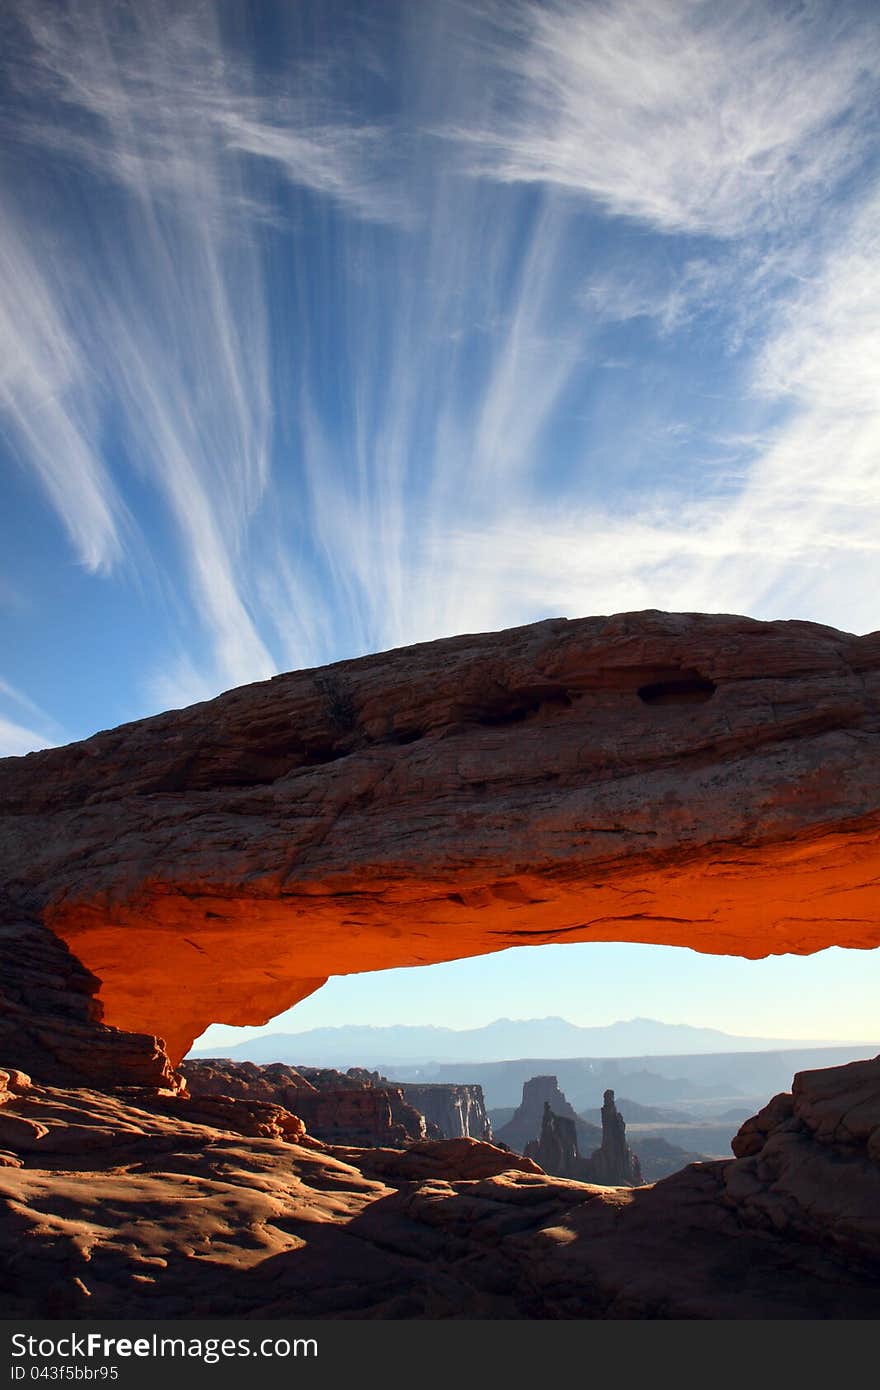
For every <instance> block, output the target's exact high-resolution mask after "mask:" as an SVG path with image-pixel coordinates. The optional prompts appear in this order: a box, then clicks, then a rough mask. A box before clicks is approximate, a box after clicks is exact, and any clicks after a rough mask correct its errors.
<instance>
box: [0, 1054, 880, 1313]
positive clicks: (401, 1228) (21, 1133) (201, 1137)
mask: <svg viewBox="0 0 880 1390" xmlns="http://www.w3.org/2000/svg"><path fill="white" fill-rule="evenodd" d="M869 1065H872V1066H874V1067H875V1072H874V1073H873V1074H868V1073H865V1074H863V1075H862V1076H861V1077H860V1078H858V1083H857V1084H858V1085H859V1086H861V1088H862V1090H861V1091H860V1092H859V1094H862V1092H863V1091H864V1090H865V1089H866V1088H867V1089H868V1090H869V1092H870V1103H871V1104H872V1105H874V1104H876V1101H877V1096H878V1094H880V1076H878V1074H880V1062H878V1063H876V1064H869ZM850 1080H851V1078H849V1079H847V1086H849V1085H850ZM838 1093H839V1088H838ZM849 1093H850V1094H851V1095H852V1094H855V1092H854V1091H853V1090H852V1088H851V1087H850V1092H849ZM803 1094H804V1095H806V1092H803ZM809 1094H810V1097H811V1099H810V1101H809V1104H819V1103H820V1097H819V1092H818V1090H817V1087H816V1086H815V1085H814V1086H812V1089H810V1092H809ZM789 1099H790V1097H789ZM861 1105H862V1102H861V1101H860V1102H858V1106H849V1107H844V1108H845V1109H846V1113H847V1114H849V1115H851V1114H852V1111H853V1110H854V1109H856V1108H858V1107H859V1106H861ZM782 1109H784V1105H782V1103H781V1102H779V1103H777V1109H776V1112H774V1114H775V1115H776V1118H775V1119H774V1120H773V1122H772V1125H771V1128H773V1127H774V1126H775V1125H776V1123H777V1120H778V1117H779V1113H781V1110H782ZM777 1112H778V1113H777ZM804 1113H806V1112H804ZM825 1113H827V1112H825ZM765 1118H766V1117H765ZM750 1124H752V1126H753V1127H752V1129H751V1130H750V1131H749V1132H748V1133H749V1135H751V1138H749V1137H748V1136H745V1137H744V1139H743V1142H744V1144H745V1145H746V1147H751V1148H753V1147H754V1144H755V1143H757V1146H758V1148H757V1152H758V1153H759V1154H761V1153H765V1151H766V1150H767V1148H768V1146H769V1145H770V1143H771V1137H768V1136H769V1135H770V1131H765V1130H761V1129H760V1127H756V1126H755V1125H754V1123H753V1122H750ZM762 1124H763V1121H762ZM819 1132H820V1130H819V1127H818V1126H817V1128H816V1129H814V1130H813V1131H811V1132H810V1134H811V1135H812V1138H811V1137H810V1135H809V1134H806V1133H804V1134H802V1138H804V1139H805V1141H806V1142H807V1143H808V1144H809V1143H812V1144H814V1145H824V1146H825V1147H826V1149H827V1157H828V1159H829V1161H830V1162H832V1163H833V1162H834V1159H835V1155H836V1156H837V1158H838V1159H839V1158H840V1156H841V1152H842V1151H841V1150H840V1148H839V1145H840V1143H842V1142H843V1141H842V1140H841V1137H840V1135H839V1134H838V1136H837V1138H836V1139H832V1138H830V1137H828V1136H826V1137H825V1138H822V1139H819V1138H818V1135H819ZM823 1132H824V1131H823ZM848 1133H853V1131H851V1130H848ZM875 1133H876V1126H875V1127H873V1128H872V1129H871V1131H870V1136H873V1135H874V1134H875ZM762 1136H763V1137H762ZM870 1136H869V1139H868V1141H866V1144H865V1145H862V1147H864V1148H865V1153H867V1152H868V1148H867V1145H868V1144H869V1143H870ZM847 1142H848V1141H847ZM858 1143H859V1144H860V1145H861V1143H862V1141H861V1139H859V1141H858ZM765 1156H766V1154H765ZM752 1157H754V1155H752ZM810 1161H811V1160H810V1158H809V1156H808V1157H807V1158H806V1159H805V1162H806V1163H807V1164H809V1162H810ZM750 1162H752V1158H749V1157H746V1158H743V1159H738V1160H731V1161H730V1162H729V1163H723V1162H716V1163H704V1164H695V1165H693V1166H692V1167H690V1168H688V1169H686V1170H684V1171H683V1172H681V1173H679V1174H676V1175H675V1176H674V1177H672V1178H668V1179H666V1180H665V1181H663V1182H660V1183H657V1184H655V1185H654V1186H652V1187H640V1188H622V1187H621V1188H615V1187H597V1186H591V1185H589V1184H585V1183H580V1182H571V1181H566V1180H563V1179H558V1178H551V1177H548V1176H546V1175H545V1174H543V1173H542V1172H541V1170H540V1169H539V1168H538V1167H537V1166H536V1165H535V1164H534V1163H532V1162H531V1161H530V1160H529V1159H527V1158H522V1157H520V1156H519V1155H516V1154H511V1153H507V1152H504V1151H503V1150H500V1149H498V1148H495V1147H494V1146H493V1145H491V1144H486V1143H480V1142H478V1141H475V1140H471V1139H465V1138H462V1139H456V1140H446V1141H440V1142H436V1143H430V1142H420V1143H417V1144H414V1145H412V1146H411V1147H410V1148H409V1149H406V1150H399V1149H397V1150H394V1149H382V1148H372V1149H356V1148H340V1147H332V1146H327V1145H324V1144H321V1143H319V1142H318V1141H316V1140H313V1139H311V1138H310V1137H309V1135H308V1134H307V1133H305V1132H304V1129H303V1126H302V1123H301V1121H299V1120H298V1119H297V1117H296V1116H294V1115H291V1114H290V1113H289V1112H287V1111H286V1110H284V1109H283V1107H279V1106H277V1105H274V1104H272V1103H270V1102H267V1101H259V1100H252V1099H241V1098H239V1099H233V1098H223V1097H205V1098H201V1099H198V1100H187V1099H186V1098H185V1097H183V1096H181V1095H176V1094H173V1093H171V1092H170V1091H165V1092H164V1093H150V1092H148V1091H147V1090H145V1089H141V1090H135V1089H132V1090H131V1091H130V1092H128V1093H127V1094H116V1095H105V1094H101V1093H100V1092H97V1091H87V1090H73V1089H62V1088H46V1087H41V1086H34V1085H32V1084H30V1083H29V1081H28V1078H27V1077H24V1076H23V1075H22V1074H21V1073H20V1072H12V1071H7V1072H2V1073H0V1214H2V1218H0V1299H2V1303H3V1308H4V1313H5V1316H7V1317H10V1318H19V1317H22V1318H23V1317H69V1318H88V1319H97V1318H106V1317H129V1318H176V1317H207V1316H210V1317H224V1318H248V1317H275V1316H277V1317H310V1318H311V1317H315V1318H450V1319H454V1318H555V1319H558V1318H670V1317H671V1318H868V1317H871V1318H876V1317H878V1316H880V1279H878V1270H880V1236H878V1233H877V1231H876V1228H875V1227H871V1226H870V1223H869V1222H867V1221H865V1220H861V1221H860V1219H859V1217H858V1211H859V1209H861V1210H862V1214H863V1216H866V1215H868V1214H869V1213H870V1212H871V1211H873V1212H876V1211H877V1210H878V1207H880V1203H878V1197H880V1168H878V1166H877V1164H876V1163H874V1162H873V1160H870V1162H871V1163H872V1164H873V1166H872V1167H869V1168H867V1169H866V1170H865V1172H864V1173H863V1174H862V1182H861V1185H860V1186H858V1187H857V1188H855V1189H853V1190H852V1191H850V1190H849V1189H848V1188H847V1187H846V1185H845V1184H841V1183H838V1184H837V1185H836V1186H832V1187H831V1188H830V1189H827V1191H826V1203H825V1207H824V1208H822V1209H821V1210H820V1211H818V1213H816V1214H815V1215H814V1218H813V1219H812V1220H810V1219H809V1218H810V1206H809V1204H806V1205H805V1206H804V1207H803V1208H802V1213H803V1214H804V1215H805V1216H806V1218H807V1219H804V1220H801V1222H800V1225H799V1227H797V1228H795V1227H794V1226H793V1225H788V1226H786V1225H784V1224H783V1225H780V1223H779V1222H777V1221H775V1220H774V1218H773V1217H772V1204H773V1203H774V1202H779V1201H785V1200H786V1199H785V1197H784V1196H782V1197H779V1196H777V1195H776V1194H775V1192H774V1183H775V1182H776V1176H775V1170H773V1171H771V1170H770V1169H765V1170H763V1171H762V1170H761V1169H760V1166H759V1167H758V1168H757V1169H756V1170H755V1173H754V1174H753V1178H754V1181H752V1183H751V1186H749V1188H748V1191H747V1193H746V1205H745V1206H744V1205H743V1201H742V1198H741V1196H740V1195H738V1191H737V1187H738V1184H739V1185H740V1186H741V1182H742V1178H743V1176H744V1174H745V1172H746V1170H745V1169H744V1167H743V1165H744V1164H749V1163H750ZM797 1167H798V1163H797V1161H796V1159H792V1163H791V1165H790V1169H791V1174H794V1176H793V1177H792V1178H791V1184H790V1186H794V1187H796V1186H797V1176H796V1173H795V1170H796V1168H797ZM759 1190H763V1191H764V1194H765V1198H766V1201H767V1203H768V1204H770V1207H771V1215H770V1217H769V1219H767V1220H764V1219H763V1217H762V1216H759V1217H758V1218H757V1219H756V1216H755V1210H754V1207H755V1194H756V1193H757V1192H758V1191H759ZM813 1210H814V1213H815V1207H814V1208H813ZM844 1210H845V1211H846V1213H847V1216H848V1220H849V1224H850V1228H851V1231H852V1229H853V1228H856V1229H857V1230H858V1231H860V1234H859V1236H858V1240H857V1241H856V1242H855V1243H853V1241H852V1240H847V1241H845V1242H844V1244H843V1245H840V1244H839V1243H838V1244H836V1243H835V1241H834V1240H833V1239H831V1240H829V1239H828V1238H827V1237H828V1236H829V1233H831V1232H833V1231H834V1229H835V1227H836V1226H837V1225H838V1224H839V1222H838V1217H839V1215H840V1213H841V1212H842V1211H844Z"/></svg>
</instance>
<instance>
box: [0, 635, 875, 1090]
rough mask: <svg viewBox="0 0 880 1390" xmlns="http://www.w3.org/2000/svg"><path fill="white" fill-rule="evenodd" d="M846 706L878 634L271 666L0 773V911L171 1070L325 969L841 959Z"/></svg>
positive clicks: (849, 811)
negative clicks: (716, 956) (826, 954)
mask: <svg viewBox="0 0 880 1390" xmlns="http://www.w3.org/2000/svg"><path fill="white" fill-rule="evenodd" d="M878 696H880V634H873V635H872V636H868V637H853V636H849V635H847V634H845V633H841V632H837V631H835V630H833V629H831V628H826V627H821V626H818V625H816V624H811V623H802V622H777V623H760V622H755V621H753V620H750V619H747V618H741V617H731V616H725V615H701V614H668V613H660V612H655V611H649V612H645V613H634V614H624V615H618V616H616V617H612V618H607V617H596V618H585V619H580V620H577V621H565V620H564V619H552V620H549V621H546V622H541V623H537V624H534V625H532V626H530V627H523V628H517V629H513V630H511V631H507V632H501V633H494V634H488V635H480V636H467V637H456V638H451V639H449V640H444V641H440V642H432V643H426V644H422V645H418V646H414V647H409V648H405V649H401V650H399V651H394V652H388V653H382V654H379V655H376V656H369V657H364V658H361V659H359V660H355V661H346V662H340V663H337V664H336V665H334V666H329V667H325V668H323V669H321V670H313V671H299V672H294V673H291V674H289V675H284V676H278V677H276V678H275V679H274V680H271V681H265V682H261V683H258V684H255V685H252V686H247V687H243V688H241V689H239V690H234V691H230V692H228V693H227V694H225V695H222V696H220V697H219V698H218V699H216V700H212V701H209V702H207V703H204V704H200V705H195V706H193V707H191V708H190V709H187V710H182V711H176V712H171V713H167V714H163V715H160V716H158V717H156V718H153V719H147V720H141V721H139V722H138V723H134V724H129V725H125V726H123V727H121V728H118V729H115V730H112V731H110V732H107V733H102V734H98V735H96V736H95V737H94V738H91V739H88V740H86V741H85V742H83V743H79V744H74V745H71V746H69V747H66V748H58V749H52V750H49V751H46V752H41V753H33V754H30V755H29V756H27V757H25V758H13V759H6V760H4V761H3V762H2V763H0V808H2V822H0V882H3V883H4V884H5V889H4V895H3V897H2V900H0V920H2V922H3V923H5V924H6V926H7V927H8V928H9V930H10V932H11V933H12V936H13V937H14V934H15V931H16V930H19V929H20V930H22V931H25V930H26V929H27V930H30V929H31V928H30V927H29V926H28V924H34V923H36V924H44V925H46V926H48V927H49V928H51V930H52V932H53V933H55V934H56V936H57V937H59V938H61V939H62V940H63V941H64V942H65V943H66V944H67V945H68V947H69V949H70V952H71V953H72V956H73V958H74V959H75V961H76V962H79V963H81V965H82V966H83V967H85V969H86V971H88V972H91V974H92V975H93V976H94V977H96V979H97V980H99V981H100V988H99V989H98V992H97V1004H98V1006H99V1011H103V1025H111V1026H112V1027H114V1028H117V1029H120V1030H125V1031H127V1032H129V1033H131V1034H136V1035H146V1036H147V1037H148V1038H151V1037H152V1036H153V1035H156V1036H158V1037H161V1038H164V1039H166V1041H167V1044H168V1051H169V1054H170V1056H171V1057H172V1059H174V1060H177V1059H179V1058H180V1057H181V1056H182V1055H183V1054H184V1052H185V1051H186V1049H187V1048H188V1046H189V1044H190V1043H191V1041H192V1040H193V1039H194V1038H195V1037H196V1036H197V1035H198V1034H199V1033H201V1032H202V1030H203V1029H204V1028H205V1027H206V1026H207V1025H208V1024H209V1023H211V1022H215V1021H223V1022H226V1023H230V1024H245V1023H249V1024H258V1023H262V1022H265V1021H266V1020H267V1019H268V1018H270V1017H272V1016H273V1015H275V1014H277V1013H279V1012H280V1011H281V1010H282V1009H284V1008H286V1007H288V1006H289V1005H290V1004H292V1003H294V1002H295V1001H296V1000H298V999H301V998H303V997H304V996H305V995H307V994H309V993H311V992H312V991H313V990H314V989H316V988H318V986H319V985H320V984H321V983H323V981H324V980H325V978H326V977H327V976H328V975H330V974H345V973H351V972H354V971H364V970H375V969H382V968H387V967H392V966H405V965H416V964H426V963H429V962H433V961H441V960H450V959H453V958H456V957H459V956H469V955H476V954H481V953H484V952H489V951H495V950H503V949H505V948H507V947H510V946H514V945H526V944H539V943H544V942H550V941H590V940H595V941H609V940H621V941H642V942H659V943H669V944H674V945H686V946H690V947H693V948H694V949H696V950H700V951H710V952H717V953H727V954H739V955H744V956H761V955H765V954H768V953H771V952H783V951H785V952H810V951H816V950H819V949H821V948H823V947H826V946H829V945H833V944H836V945H842V946H854V947H873V946H876V945H878V944H880V907H878V895H877V888H876V884H877V881H878V877H880V712H878V711H880V704H878ZM16 924H20V925H19V926H16ZM6 944H7V947H8V950H7V955H8V956H9V957H10V958H11V959H13V961H14V956H15V951H14V940H12V939H10V941H9V942H7V943H6ZM12 968H13V977H12V979H11V984H10V982H9V981H7V982H6V984H5V985H4V988H12V989H14V988H15V987H16V984H15V979H14V969H15V967H14V965H13V967H12ZM145 1046H147V1047H148V1045H145ZM9 1062H10V1065H17V1063H16V1061H15V1059H14V1058H10V1059H9ZM31 1066H32V1069H33V1070H34V1071H35V1074H36V1072H37V1071H38V1067H35V1066H34V1063H33V1062H32V1063H31Z"/></svg>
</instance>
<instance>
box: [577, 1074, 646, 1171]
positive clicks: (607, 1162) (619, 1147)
mask: <svg viewBox="0 0 880 1390" xmlns="http://www.w3.org/2000/svg"><path fill="white" fill-rule="evenodd" d="M590 1181H592V1182H601V1183H609V1184H615V1183H626V1184H628V1185H629V1186H632V1187H638V1186H639V1185H640V1184H641V1181H642V1174H641V1170H640V1168H639V1160H638V1159H637V1158H636V1156H635V1154H634V1153H633V1152H632V1150H631V1149H630V1147H629V1145H628V1144H627V1142H626V1125H625V1123H624V1119H623V1116H622V1115H621V1113H620V1111H619V1110H618V1109H617V1106H616V1105H615V1104H614V1092H613V1091H606V1092H605V1098H604V1103H603V1105H602V1143H601V1144H600V1145H599V1148H598V1149H597V1150H596V1151H595V1153H593V1154H591V1155H590Z"/></svg>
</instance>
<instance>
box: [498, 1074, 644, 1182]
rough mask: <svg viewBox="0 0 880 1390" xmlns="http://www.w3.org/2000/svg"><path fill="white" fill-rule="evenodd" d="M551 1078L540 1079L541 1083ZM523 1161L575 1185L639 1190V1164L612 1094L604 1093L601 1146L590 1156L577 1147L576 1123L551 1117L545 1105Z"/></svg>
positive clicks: (553, 1115)
mask: <svg viewBox="0 0 880 1390" xmlns="http://www.w3.org/2000/svg"><path fill="white" fill-rule="evenodd" d="M548 1079H552V1080H553V1081H555V1080H556V1078H555V1077H553V1078H546V1077H541V1078H540V1080H541V1081H546V1080H548ZM524 1153H525V1156H526V1158H531V1159H533V1160H534V1161H535V1162H536V1163H537V1164H539V1165H540V1167H541V1168H542V1169H543V1170H544V1172H545V1173H552V1174H554V1175H555V1176H556V1177H560V1178H574V1179H575V1180H576V1181H578V1182H590V1183H601V1184H602V1186H603V1187H639V1186H640V1185H641V1182H642V1174H641V1169H640V1168H639V1161H638V1159H637V1158H636V1156H635V1154H634V1153H633V1152H632V1150H631V1149H630V1148H629V1146H628V1145H627V1142H626V1125H625V1124H624V1121H623V1116H622V1115H621V1114H620V1112H619V1111H618V1109H617V1107H616V1105H615V1104H614V1092H613V1091H606V1092H605V1104H604V1105H603V1106H602V1143H601V1145H600V1146H599V1148H598V1149H596V1150H595V1152H593V1153H591V1154H590V1155H589V1156H587V1155H584V1154H582V1153H581V1152H580V1149H579V1147H578V1137H577V1129H576V1126H575V1121H574V1120H573V1119H571V1118H570V1117H569V1116H567V1115H556V1114H554V1112H553V1110H552V1108H551V1106H550V1102H549V1101H545V1102H544V1113H543V1115H542V1117H541V1132H540V1134H539V1136H538V1138H537V1139H532V1140H530V1141H529V1143H528V1144H526V1146H525V1150H524Z"/></svg>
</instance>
